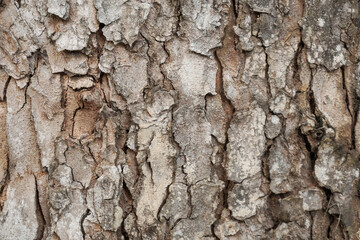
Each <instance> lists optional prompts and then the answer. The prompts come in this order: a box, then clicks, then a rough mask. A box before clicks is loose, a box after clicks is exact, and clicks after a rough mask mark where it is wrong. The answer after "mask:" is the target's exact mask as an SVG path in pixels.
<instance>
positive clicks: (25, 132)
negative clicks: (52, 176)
mask: <svg viewBox="0 0 360 240" xmlns="http://www.w3.org/2000/svg"><path fill="white" fill-rule="evenodd" d="M7 93H8V94H9V95H8V96H7V114H6V131H7V137H8V144H9V164H10V165H11V168H10V176H11V179H14V178H16V177H17V176H23V175H24V174H25V173H29V172H38V171H39V170H40V169H41V166H40V151H39V149H38V145H37V138H36V131H35V127H34V125H33V122H32V120H31V105H30V103H29V102H30V98H29V97H27V96H26V95H25V91H24V90H20V89H19V88H18V87H17V86H16V83H15V81H10V83H9V86H8V90H7Z"/></svg>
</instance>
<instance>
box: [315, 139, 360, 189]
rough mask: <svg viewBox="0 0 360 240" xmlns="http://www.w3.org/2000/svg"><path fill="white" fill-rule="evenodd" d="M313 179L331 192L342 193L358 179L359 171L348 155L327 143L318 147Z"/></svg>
mask: <svg viewBox="0 0 360 240" xmlns="http://www.w3.org/2000/svg"><path fill="white" fill-rule="evenodd" d="M315 177H316V178H317V180H318V182H319V183H320V185H322V186H325V187H326V188H329V189H331V190H332V191H333V192H342V191H344V190H345V189H346V188H351V185H352V184H351V183H352V182H353V181H354V180H355V179H357V178H358V177H359V169H358V168H357V167H355V166H354V163H353V162H352V161H351V158H350V156H349V155H347V154H346V153H344V152H343V150H342V149H341V148H337V147H336V146H334V145H333V144H332V143H331V142H329V141H327V142H323V143H322V144H321V145H320V146H319V151H318V159H317V160H316V162H315Z"/></svg>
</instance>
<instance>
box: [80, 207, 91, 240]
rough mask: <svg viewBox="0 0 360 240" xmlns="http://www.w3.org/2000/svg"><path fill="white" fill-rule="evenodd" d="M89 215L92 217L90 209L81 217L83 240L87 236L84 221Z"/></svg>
mask: <svg viewBox="0 0 360 240" xmlns="http://www.w3.org/2000/svg"><path fill="white" fill-rule="evenodd" d="M88 215H90V209H86V212H85V213H84V214H83V215H82V216H81V219H80V228H81V233H82V236H83V239H85V236H86V233H85V229H84V221H85V218H86V217H87V216H88Z"/></svg>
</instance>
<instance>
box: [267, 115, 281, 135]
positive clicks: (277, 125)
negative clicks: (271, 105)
mask: <svg viewBox="0 0 360 240" xmlns="http://www.w3.org/2000/svg"><path fill="white" fill-rule="evenodd" d="M281 129H282V123H281V119H280V118H279V117H278V116H277V115H270V117H267V118H266V124H265V134H266V137H267V138H270V139H273V138H275V137H277V136H278V135H279V134H280V132H281Z"/></svg>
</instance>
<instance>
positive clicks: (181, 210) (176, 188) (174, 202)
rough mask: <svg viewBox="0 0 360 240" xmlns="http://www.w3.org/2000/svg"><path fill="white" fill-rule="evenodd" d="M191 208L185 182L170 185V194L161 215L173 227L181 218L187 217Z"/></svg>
mask: <svg viewBox="0 0 360 240" xmlns="http://www.w3.org/2000/svg"><path fill="white" fill-rule="evenodd" d="M190 208H191V206H189V194H188V192H187V186H186V185H185V184H183V183H174V184H172V185H170V187H169V195H168V197H167V199H166V203H165V205H164V206H163V208H162V209H161V213H160V217H161V219H165V220H167V221H169V222H170V226H171V227H173V226H174V225H175V223H176V222H177V221H178V220H179V219H184V218H187V216H188V214H189V211H190Z"/></svg>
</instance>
